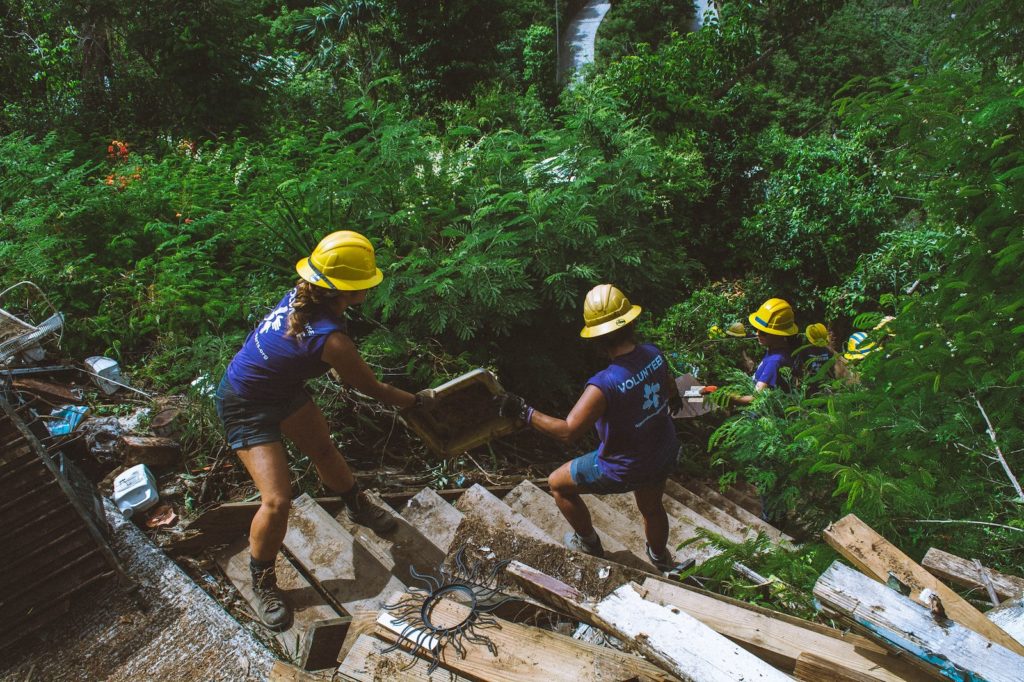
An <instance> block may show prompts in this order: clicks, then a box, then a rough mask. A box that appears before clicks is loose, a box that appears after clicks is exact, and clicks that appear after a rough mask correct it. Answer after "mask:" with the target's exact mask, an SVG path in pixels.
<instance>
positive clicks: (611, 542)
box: [503, 481, 650, 571]
mask: <svg viewBox="0 0 1024 682" xmlns="http://www.w3.org/2000/svg"><path fill="white" fill-rule="evenodd" d="M503 501H504V502H505V504H507V505H508V506H509V508H511V509H512V511H514V512H516V513H517V514H522V515H523V516H524V517H525V518H527V519H528V520H530V521H531V522H533V523H534V525H536V526H537V527H538V528H540V529H541V530H543V531H544V532H545V533H546V534H547V536H548V538H549V539H551V540H553V541H554V542H562V541H563V538H564V537H565V534H566V533H569V532H571V531H572V526H570V525H569V522H568V521H566V520H565V517H564V516H562V512H561V511H560V510H559V509H558V505H556V504H555V498H553V497H552V496H551V495H550V494H548V493H546V492H544V491H543V490H541V489H540V488H538V487H537V486H535V485H534V484H533V483H530V482H529V481H523V482H522V483H520V484H519V485H517V486H516V487H515V488H513V489H512V490H511V491H510V492H509V493H508V494H507V495H506V496H505V497H504V500H503ZM601 544H602V545H603V546H604V555H605V557H606V558H607V559H609V560H611V561H616V562H618V563H620V564H625V565H626V566H632V567H633V568H638V569H640V570H643V571H646V570H649V569H650V564H648V563H647V561H645V560H643V559H641V558H640V557H637V556H636V555H635V554H633V553H632V552H631V551H630V550H629V549H628V548H627V547H626V546H625V545H624V544H622V543H621V542H619V540H618V539H617V538H615V537H614V536H612V535H604V536H602V538H601Z"/></svg>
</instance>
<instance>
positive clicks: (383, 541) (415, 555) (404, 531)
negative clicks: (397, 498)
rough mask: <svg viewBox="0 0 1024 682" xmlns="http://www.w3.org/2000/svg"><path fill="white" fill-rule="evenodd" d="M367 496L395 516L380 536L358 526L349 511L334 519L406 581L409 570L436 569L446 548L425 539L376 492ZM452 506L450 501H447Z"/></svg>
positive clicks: (407, 580)
mask: <svg viewBox="0 0 1024 682" xmlns="http://www.w3.org/2000/svg"><path fill="white" fill-rule="evenodd" d="M366 496H367V498H368V499H369V500H370V502H372V503H373V504H376V505H377V506H379V507H380V508H381V509H383V510H384V511H386V512H388V513H389V514H391V516H393V517H394V519H395V521H396V523H397V525H396V526H395V528H394V530H391V531H388V532H387V533H386V534H385V535H384V536H383V537H382V536H380V535H377V534H376V533H374V532H373V531H372V530H370V529H369V528H366V527H364V526H360V525H359V524H356V523H353V522H352V521H350V520H349V518H348V514H347V513H346V512H344V511H342V512H341V513H340V514H338V515H337V516H335V517H334V518H335V520H336V521H337V522H338V523H339V524H340V525H341V527H342V528H344V529H345V530H347V531H348V532H349V533H351V534H352V536H353V537H354V538H355V539H356V541H357V542H360V543H363V544H365V545H366V546H367V547H371V548H372V550H371V551H372V552H373V554H374V556H377V557H379V558H380V561H381V565H383V566H390V569H389V570H390V571H391V574H392V575H394V576H395V577H396V578H398V579H399V580H401V581H402V582H403V583H405V584H406V585H410V584H412V583H411V582H410V581H414V580H415V579H414V578H413V576H412V573H411V572H410V569H411V568H416V569H417V570H419V571H420V572H421V573H422V572H424V571H431V570H434V569H436V568H437V567H438V566H440V565H441V562H443V561H444V557H445V552H444V551H442V550H441V548H439V547H438V546H437V545H435V544H434V543H433V542H431V541H430V540H428V539H427V538H426V537H424V535H423V534H422V533H421V532H420V531H419V530H418V529H417V528H416V527H415V526H413V525H412V524H411V523H410V522H409V521H407V520H406V519H405V518H403V517H402V516H401V515H400V514H399V513H398V512H396V511H395V510H394V509H392V508H391V506H390V505H388V504H387V503H386V502H384V501H383V500H382V499H381V498H380V497H379V496H378V495H376V494H375V493H372V492H367V493H366ZM449 506H451V505H449Z"/></svg>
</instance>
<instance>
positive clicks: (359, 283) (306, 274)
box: [295, 258, 384, 291]
mask: <svg viewBox="0 0 1024 682" xmlns="http://www.w3.org/2000/svg"><path fill="white" fill-rule="evenodd" d="M374 270H375V271H374V273H373V276H372V277H368V278H366V279H338V278H336V277H327V276H326V275H325V276H323V277H321V276H320V275H318V274H317V273H315V272H313V268H311V267H310V266H309V259H308V258H303V259H302V260H300V261H299V262H298V263H296V264H295V272H297V273H299V277H301V278H302V279H304V280H306V281H307V282H309V283H310V284H313V285H316V286H318V287H322V288H324V289H336V290H338V291H362V290H363V289H370V288H372V287H375V286H377V285H378V284H380V283H381V282H383V281H384V273H383V272H381V271H380V268H375V269H374ZM325 280H326V281H327V282H330V283H331V284H333V285H334V286H333V287H332V286H331V284H327V283H326V282H325Z"/></svg>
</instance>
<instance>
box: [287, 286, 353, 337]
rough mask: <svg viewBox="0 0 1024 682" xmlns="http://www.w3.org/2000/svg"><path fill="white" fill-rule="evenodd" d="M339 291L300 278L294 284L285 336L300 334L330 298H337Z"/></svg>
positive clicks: (323, 309)
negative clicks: (293, 295)
mask: <svg viewBox="0 0 1024 682" xmlns="http://www.w3.org/2000/svg"><path fill="white" fill-rule="evenodd" d="M340 293H341V292H338V291H332V290H331V289H324V288H323V287H318V286H317V285H315V284H310V283H309V282H307V281H306V280H304V279H300V280H299V281H298V283H297V284H296V285H295V300H293V301H292V311H291V313H289V314H288V329H287V331H285V336H298V335H299V334H301V333H302V331H303V330H304V329H305V328H306V325H307V324H308V323H309V321H310V320H312V319H313V318H314V317H316V316H317V315H318V314H319V313H321V312H323V311H325V310H326V309H327V304H328V302H329V301H330V300H331V299H332V298H337V297H338V294H340Z"/></svg>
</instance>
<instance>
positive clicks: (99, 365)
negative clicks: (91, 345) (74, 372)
mask: <svg viewBox="0 0 1024 682" xmlns="http://www.w3.org/2000/svg"><path fill="white" fill-rule="evenodd" d="M85 366H86V367H88V368H89V370H90V371H91V372H93V373H94V374H93V380H94V381H95V382H96V385H97V386H99V387H100V390H101V391H103V392H104V393H106V394H107V395H112V394H114V393H117V390H118V389H119V388H121V387H120V386H118V385H117V384H115V383H111V382H112V381H117V382H120V383H122V384H123V383H124V379H123V378H122V377H121V366H120V365H118V364H117V360H114V359H112V358H105V357H103V356H102V355H93V356H92V357H88V358H86V359H85ZM105 379H110V380H111V381H105Z"/></svg>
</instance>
